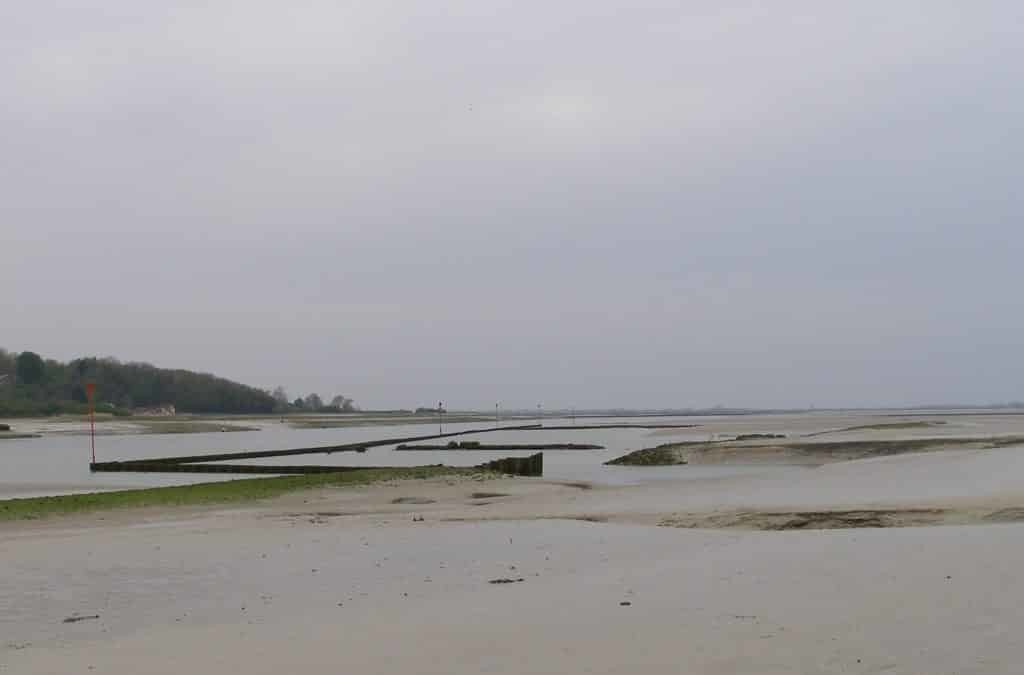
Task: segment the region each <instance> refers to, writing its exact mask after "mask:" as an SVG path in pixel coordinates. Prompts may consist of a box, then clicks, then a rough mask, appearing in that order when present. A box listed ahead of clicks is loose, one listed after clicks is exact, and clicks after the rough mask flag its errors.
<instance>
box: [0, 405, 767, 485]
mask: <svg viewBox="0 0 1024 675" xmlns="http://www.w3.org/2000/svg"><path fill="white" fill-rule="evenodd" d="M638 421H639V420H637V419H636V418H630V419H621V420H619V419H615V418H603V419H601V420H588V423H615V422H622V423H633V424H635V423H637V422H638ZM644 422H647V423H651V424H656V423H659V422H660V423H665V424H679V423H680V419H679V418H666V419H649V420H644ZM545 423H546V424H548V425H549V426H550V425H555V424H566V425H571V421H569V420H545ZM481 427H482V425H480V424H479V423H474V424H449V425H445V429H444V430H445V431H446V432H448V431H462V430H469V429H478V428H481ZM433 431H435V428H432V427H431V426H429V425H421V424H415V425H396V426H378V427H349V428H341V429H292V428H290V427H288V426H287V425H285V424H276V423H274V424H270V425H268V426H267V427H266V428H264V429H262V430H260V431H251V432H237V433H204V434H167V435H125V436H100V437H98V438H97V441H96V452H97V459H98V460H99V461H114V460H127V459H145V458H151V457H165V456H173V455H192V454H203V453H213V452H238V451H247V450H284V449H288V448H296V447H309V446H317V445H336V444H340V443H353V442H358V441H366V440H376V439H384V438H396V437H403V436H419V435H427V434H430V433H432V432H433ZM669 434H670V435H669ZM669 434H666V432H665V431H661V432H654V431H652V430H649V429H586V430H550V429H543V430H534V431H507V432H505V431H498V432H492V433H487V434H480V435H476V434H471V435H467V436H463V437H460V438H459V440H478V441H480V442H482V443H525V442H537V443H559V442H572V443H593V444H596V445H602V446H604V447H605V448H606V449H605V450H561V451H560V450H554V451H547V452H545V454H544V475H545V478H550V479H554V480H577V481H579V480H582V481H592V482H599V483H610V484H628V483H634V482H640V481H647V480H657V479H662V478H669V477H671V478H681V477H685V476H692V477H695V478H696V477H715V476H725V475H733V474H735V473H736V472H749V471H752V470H759V471H763V470H765V469H753V468H742V467H672V468H657V469H652V468H650V467H608V466H603V463H604V462H606V461H607V460H609V459H613V458H615V457H618V456H620V455H622V454H624V453H626V452H629V451H631V450H637V449H640V448H644V447H651V446H654V445H658V444H661V443H667V442H672V441H677V440H701V439H704V438H705V437H706V435H707V434H706V432H702V431H700V430H699V429H679V430H673V431H671V432H669ZM529 454H532V452H530V451H508V450H504V451H485V452H477V451H447V450H444V451H414V452H409V451H395V450H394V448H393V447H389V446H385V447H380V448H373V449H370V450H369V451H367V452H365V453H350V452H342V453H334V454H330V455H326V454H311V455H305V456H302V457H300V458H296V457H275V458H267V459H261V460H253V463H259V464H266V465H274V464H296V463H308V464H328V465H348V466H418V465H424V464H449V465H452V466H472V465H476V464H480V463H483V462H486V461H489V460H492V459H497V458H499V457H515V456H527V455H529ZM230 479H231V476H220V475H216V474H210V475H204V474H191V475H189V474H185V475H182V474H132V473H123V474H122V473H97V474H93V473H91V472H90V471H89V439H88V437H86V436H49V437H43V438H36V439H24V440H9V441H4V442H3V443H2V444H0V498H9V497H28V496H38V495H53V494H67V493H71V492H86V491H99V490H112V489H123V488H130V487H152V486H158V485H184V484H188V483H195V482H207V481H214V480H230Z"/></svg>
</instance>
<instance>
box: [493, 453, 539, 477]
mask: <svg viewBox="0 0 1024 675" xmlns="http://www.w3.org/2000/svg"><path fill="white" fill-rule="evenodd" d="M479 468H481V469H485V470H487V471H496V472H497V473H507V474H509V475H512V476H543V475H544V453H543V452H538V453H537V454H536V455H530V456H529V457H506V458H505V459H496V460H494V461H493V462H485V463H483V464H480V465H479Z"/></svg>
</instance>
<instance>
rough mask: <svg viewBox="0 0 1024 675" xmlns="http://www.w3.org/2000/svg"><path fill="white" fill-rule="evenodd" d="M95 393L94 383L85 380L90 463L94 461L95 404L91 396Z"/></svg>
mask: <svg viewBox="0 0 1024 675" xmlns="http://www.w3.org/2000/svg"><path fill="white" fill-rule="evenodd" d="M95 393H96V384H95V383H93V382H86V384H85V395H86V396H88V397H89V437H90V440H91V441H92V463H93V464H95V463H96V404H95V402H94V400H93V396H94V394H95Z"/></svg>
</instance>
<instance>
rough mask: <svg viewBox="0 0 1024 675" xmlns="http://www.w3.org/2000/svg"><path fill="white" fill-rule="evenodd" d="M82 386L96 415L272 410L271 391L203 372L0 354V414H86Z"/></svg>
mask: <svg viewBox="0 0 1024 675" xmlns="http://www.w3.org/2000/svg"><path fill="white" fill-rule="evenodd" d="M87 382H92V383H94V384H95V385H96V408H97V410H99V411H105V412H113V413H123V414H126V413H127V412H128V411H131V410H132V409H133V408H145V407H154V406H160V405H165V404H172V405H174V407H175V409H176V410H177V411H178V412H184V413H223V414H234V413H250V414H258V413H271V412H274V410H275V407H276V405H277V402H276V400H275V399H274V397H273V396H272V395H271V394H270V392H267V391H263V390H261V389H257V388H255V387H250V386H247V385H244V384H239V383H237V382H232V381H230V380H226V379H224V378H220V377H216V376H214V375H210V374H208V373H196V372H192V371H188V370H171V369H166V368H157V367H155V366H153V365H150V364H148V363H122V362H120V361H118V360H117V359H114V358H96V357H87V358H80V359H75V360H73V361H71V362H69V363H61V362H59V361H55V360H53V359H44V358H42V357H41V356H39V355H38V354H36V353H34V352H21V353H20V354H14V353H11V352H8V351H6V350H2V349H0V415H6V416H15V415H53V414H57V413H81V412H85V411H86V410H87V408H88V406H87V397H86V392H85V384H86V383H87Z"/></svg>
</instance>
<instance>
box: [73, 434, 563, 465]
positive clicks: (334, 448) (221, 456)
mask: <svg viewBox="0 0 1024 675" xmlns="http://www.w3.org/2000/svg"><path fill="white" fill-rule="evenodd" d="M533 428H535V427H534V426H533V425H525V426H518V427H492V428H487V429H470V430H466V431H453V432H449V433H441V434H429V435H424V436H406V437H403V438H382V439H378V440H373V441H360V442H357V443H345V444H341V445H325V446H316V447H309V448H290V449H287V450H255V451H248V452H219V453H210V454H205V455H183V456H178V457H156V458H150V459H129V460H122V461H116V462H93V463H91V464H90V465H89V470H90V471H96V472H138V473H234V474H276V475H291V474H312V473H339V472H344V471H356V470H361V469H388V468H396V467H380V466H378V467H374V466H325V465H276V466H275V465H268V464H217V463H216V462H230V461H232V460H234V461H238V460H248V459H265V458H269V457H290V456H294V455H309V454H332V453H335V452H366V450H367V449H368V448H373V447H380V446H386V445H398V444H404V443H414V442H417V441H429V440H436V439H439V438H450V437H453V436H465V435H468V434H481V433H490V432H494V431H524V430H528V429H533ZM432 466H435V467H436V466H441V465H438V464H435V465H432ZM543 467H544V460H543V455H541V454H536V455H533V456H532V457H513V458H507V459H504V460H496V461H495V462H487V463H485V464H481V465H479V467H478V468H481V469H485V470H488V471H500V472H501V473H509V474H513V475H518V476H540V475H543Z"/></svg>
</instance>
